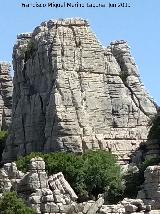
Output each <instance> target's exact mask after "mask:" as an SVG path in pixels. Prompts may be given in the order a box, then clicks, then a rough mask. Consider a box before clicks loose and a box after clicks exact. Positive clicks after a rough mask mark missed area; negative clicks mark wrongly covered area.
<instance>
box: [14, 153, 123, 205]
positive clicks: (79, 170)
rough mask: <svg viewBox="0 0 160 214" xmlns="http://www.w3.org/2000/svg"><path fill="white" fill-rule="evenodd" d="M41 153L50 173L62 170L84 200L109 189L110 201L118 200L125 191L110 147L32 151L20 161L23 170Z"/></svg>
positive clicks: (18, 164)
mask: <svg viewBox="0 0 160 214" xmlns="http://www.w3.org/2000/svg"><path fill="white" fill-rule="evenodd" d="M36 156H40V157H42V158H43V159H44V161H45V163H46V170H47V172H48V174H49V175H51V174H54V173H58V172H62V173H63V174H64V176H65V178H66V180H67V181H68V182H69V183H70V185H71V186H72V188H73V189H74V190H75V192H76V193H77V194H78V196H79V199H80V200H81V201H83V200H87V199H92V198H96V197H97V196H98V194H100V193H104V192H106V191H107V194H108V198H109V199H110V202H114V201H117V200H118V198H119V197H120V196H121V194H122V192H123V185H122V175H121V170H120V166H119V165H118V164H117V159H116V157H115V156H114V155H113V154H111V153H110V152H107V151H101V150H99V151H89V152H87V153H85V154H82V155H77V154H74V153H65V152H57V153H49V154H42V153H32V154H30V155H28V156H26V157H23V158H20V159H19V160H18V161H17V166H18V168H19V169H20V170H22V171H24V172H26V171H27V170H28V166H29V162H30V159H31V158H33V157H36Z"/></svg>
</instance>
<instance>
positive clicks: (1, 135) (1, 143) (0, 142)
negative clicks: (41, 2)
mask: <svg viewBox="0 0 160 214" xmlns="http://www.w3.org/2000/svg"><path fill="white" fill-rule="evenodd" d="M7 137H8V132H7V131H0V161H1V160H2V153H3V150H4V147H5V142H6V139H7Z"/></svg>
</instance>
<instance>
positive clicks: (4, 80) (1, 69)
mask: <svg viewBox="0 0 160 214" xmlns="http://www.w3.org/2000/svg"><path fill="white" fill-rule="evenodd" d="M10 67H11V66H10V64H8V63H5V62H0V130H7V129H8V128H9V125H10V123H11V109H12V91H13V84H12V78H11V76H10Z"/></svg>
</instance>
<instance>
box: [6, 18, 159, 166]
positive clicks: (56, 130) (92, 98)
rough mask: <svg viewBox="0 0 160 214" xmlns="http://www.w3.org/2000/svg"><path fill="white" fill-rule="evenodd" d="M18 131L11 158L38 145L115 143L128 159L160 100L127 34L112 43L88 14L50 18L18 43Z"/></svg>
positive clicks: (76, 148)
mask: <svg viewBox="0 0 160 214" xmlns="http://www.w3.org/2000/svg"><path fill="white" fill-rule="evenodd" d="M13 66H14V71H15V74H14V91H13V109H12V110H13V118H12V126H11V134H10V136H9V138H8V140H7V145H6V148H5V151H4V153H3V160H4V161H11V160H15V159H16V158H17V157H18V156H21V155H25V154H28V153H30V152H32V151H37V152H38V151H43V152H51V151H64V150H67V151H73V152H83V151H85V150H87V149H107V150H109V151H113V152H114V153H115V154H118V156H119V160H120V161H122V162H123V163H124V162H127V161H128V160H129V155H130V154H131V153H132V152H133V151H135V150H136V148H137V147H138V146H139V144H140V143H141V142H143V141H145V140H146V138H147V134H148V130H149V127H148V123H149V121H150V119H151V118H152V117H153V116H154V115H155V114H156V106H155V104H154V102H153V100H152V99H151V98H150V97H149V95H148V93H147V92H146V90H145V89H144V86H143V84H142V82H141V80H140V77H139V73H138V70H137V66H136V63H135V61H134V59H133V57H132V56H131V53H130V48H129V46H128V44H127V43H126V42H125V41H116V42H113V43H111V44H110V46H109V47H108V48H106V49H104V48H103V47H102V45H101V44H100V43H99V41H98V40H97V38H96V36H95V35H94V34H93V33H92V31H91V29H90V26H89V24H88V22H87V21H85V20H81V19H68V20H58V21H52V20H50V21H49V22H43V23H42V24H41V25H40V26H38V27H37V28H35V30H34V31H33V33H26V34H21V35H19V36H18V40H17V44H16V45H15V47H14V50H13Z"/></svg>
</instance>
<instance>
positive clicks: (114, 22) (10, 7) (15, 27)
mask: <svg viewBox="0 0 160 214" xmlns="http://www.w3.org/2000/svg"><path fill="white" fill-rule="evenodd" d="M65 1H66V2H75V3H76V2H77V1H74V0H65ZM36 2H37V3H48V2H53V1H50V0H37V1H36V0H29V1H27V0H13V1H12V0H4V1H3V0H1V2H0V21H1V24H0V61H10V62H11V61H12V49H13V45H14V44H15V42H16V36H17V34H19V33H22V32H31V31H32V30H33V29H34V28H35V27H36V26H37V25H39V24H40V23H41V22H42V21H46V20H49V19H57V18H70V17H82V18H86V19H88V20H89V22H90V24H91V27H92V29H93V31H94V32H95V33H96V35H97V38H98V39H99V40H100V41H101V43H102V44H103V46H108V45H109V43H110V42H111V41H113V40H121V39H123V40H127V41H128V43H129V45H130V46H131V48H132V54H133V56H134V57H135V59H136V62H137V64H138V67H139V71H140V74H141V79H142V80H143V83H144V85H145V87H146V88H147V90H148V91H149V92H150V94H151V96H152V97H153V98H154V99H155V101H156V102H157V103H158V104H160V93H159V91H158V85H159V84H160V74H159V72H160V53H159V51H160V0H126V1H125V0H124V1H123V0H122V1H119V0H117V1H116V0H115V1H113V0H110V1H109V0H88V1H87V0H85V1H84V0H79V1H78V2H79V3H83V2H85V3H86V2H90V3H91V2H94V3H106V4H109V2H110V3H118V2H127V3H130V5H131V7H130V8H71V9H69V8H64V9H62V8H57V9H56V8H22V7H21V3H26V4H27V3H36ZM54 2H55V3H59V2H63V0H55V1H54Z"/></svg>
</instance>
